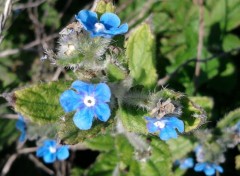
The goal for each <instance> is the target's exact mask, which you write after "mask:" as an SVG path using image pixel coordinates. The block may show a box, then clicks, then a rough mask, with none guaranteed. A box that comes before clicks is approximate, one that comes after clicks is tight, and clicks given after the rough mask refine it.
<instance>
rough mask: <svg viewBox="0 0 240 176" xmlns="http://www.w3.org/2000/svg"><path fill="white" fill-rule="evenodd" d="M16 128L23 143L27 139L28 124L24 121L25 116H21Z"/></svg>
mask: <svg viewBox="0 0 240 176" xmlns="http://www.w3.org/2000/svg"><path fill="white" fill-rule="evenodd" d="M16 128H17V129H18V130H19V131H20V132H21V135H20V137H19V141H20V142H23V141H24V140H25V139H26V123H25V121H24V118H23V116H21V115H19V117H18V120H17V122H16Z"/></svg>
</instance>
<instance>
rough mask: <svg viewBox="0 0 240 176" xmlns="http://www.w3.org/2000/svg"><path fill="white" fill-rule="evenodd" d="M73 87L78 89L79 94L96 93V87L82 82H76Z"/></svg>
mask: <svg viewBox="0 0 240 176" xmlns="http://www.w3.org/2000/svg"><path fill="white" fill-rule="evenodd" d="M71 87H72V88H74V89H76V91H77V92H78V93H84V94H88V95H90V94H92V93H93V91H94V85H92V84H88V83H85V82H82V81H74V82H73V83H72V85H71Z"/></svg>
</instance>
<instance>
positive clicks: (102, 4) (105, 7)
mask: <svg viewBox="0 0 240 176" xmlns="http://www.w3.org/2000/svg"><path fill="white" fill-rule="evenodd" d="M95 11H96V12H97V13H98V14H103V13H105V12H112V13H113V12H114V11H115V7H114V5H113V3H112V2H106V1H105V0H100V1H98V2H97V6H96V9H95Z"/></svg>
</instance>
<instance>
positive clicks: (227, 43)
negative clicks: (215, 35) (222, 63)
mask: <svg viewBox="0 0 240 176" xmlns="http://www.w3.org/2000/svg"><path fill="white" fill-rule="evenodd" d="M237 47H240V39H239V37H238V36H236V35H233V34H228V35H226V36H225V37H224V39H223V50H224V51H226V52H227V51H230V50H232V49H234V48H237Z"/></svg>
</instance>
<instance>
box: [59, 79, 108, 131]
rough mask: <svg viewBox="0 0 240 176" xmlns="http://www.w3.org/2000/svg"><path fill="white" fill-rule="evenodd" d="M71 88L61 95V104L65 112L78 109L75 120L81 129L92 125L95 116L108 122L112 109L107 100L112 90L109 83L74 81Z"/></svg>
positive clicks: (86, 128)
mask: <svg viewBox="0 0 240 176" xmlns="http://www.w3.org/2000/svg"><path fill="white" fill-rule="evenodd" d="M71 88H73V89H75V90H66V91H65V92H63V93H62V95H61V97H60V104H61V106H62V107H63V109H64V111H65V112H71V111H76V113H75V115H74V117H73V122H74V124H75V125H76V126H77V127H78V128H79V129H81V130H88V129H90V128H91V127H92V123H93V120H94V117H97V118H98V119H99V120H100V121H103V122H106V121H107V120H108V119H109V117H110V115H111V111H110V108H109V105H108V104H107V102H110V98H111V91H110V88H109V87H108V85H107V84H105V83H99V84H96V85H94V84H88V83H85V82H82V81H74V82H73V83H72V86H71Z"/></svg>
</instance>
